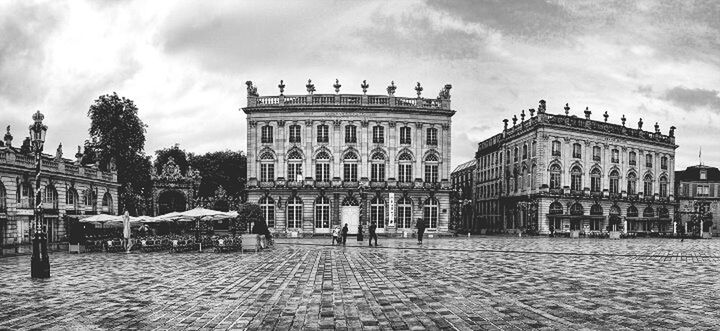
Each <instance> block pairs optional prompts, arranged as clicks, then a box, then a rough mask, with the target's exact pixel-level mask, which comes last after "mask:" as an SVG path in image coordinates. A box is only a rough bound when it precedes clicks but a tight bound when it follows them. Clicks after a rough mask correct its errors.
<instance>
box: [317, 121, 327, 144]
mask: <svg viewBox="0 0 720 331" xmlns="http://www.w3.org/2000/svg"><path fill="white" fill-rule="evenodd" d="M317 142H319V143H327V142H330V136H329V134H328V126H327V125H325V124H321V125H318V126H317Z"/></svg>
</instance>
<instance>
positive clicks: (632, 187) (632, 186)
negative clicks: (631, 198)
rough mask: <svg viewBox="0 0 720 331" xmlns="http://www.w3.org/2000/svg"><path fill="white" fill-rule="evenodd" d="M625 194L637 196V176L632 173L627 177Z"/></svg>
mask: <svg viewBox="0 0 720 331" xmlns="http://www.w3.org/2000/svg"><path fill="white" fill-rule="evenodd" d="M627 193H628V194H637V176H635V173H634V172H631V173H629V174H628V175H627Z"/></svg>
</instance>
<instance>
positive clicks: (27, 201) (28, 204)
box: [17, 197, 34, 209]
mask: <svg viewBox="0 0 720 331" xmlns="http://www.w3.org/2000/svg"><path fill="white" fill-rule="evenodd" d="M17 208H20V209H33V208H34V206H33V198H31V197H21V198H20V202H18V204H17Z"/></svg>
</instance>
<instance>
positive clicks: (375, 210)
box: [370, 197, 385, 229]
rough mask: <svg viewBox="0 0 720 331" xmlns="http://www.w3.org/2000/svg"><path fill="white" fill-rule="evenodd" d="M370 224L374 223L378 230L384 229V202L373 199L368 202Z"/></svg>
mask: <svg viewBox="0 0 720 331" xmlns="http://www.w3.org/2000/svg"><path fill="white" fill-rule="evenodd" d="M370 222H375V224H377V227H378V229H382V228H384V227H385V200H383V199H382V198H379V197H375V198H374V199H372V201H370Z"/></svg>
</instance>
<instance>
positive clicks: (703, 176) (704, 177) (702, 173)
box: [700, 170, 707, 180]
mask: <svg viewBox="0 0 720 331" xmlns="http://www.w3.org/2000/svg"><path fill="white" fill-rule="evenodd" d="M700 180H707V170H700Z"/></svg>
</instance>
